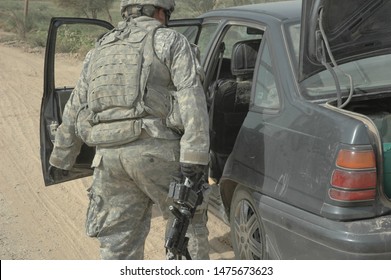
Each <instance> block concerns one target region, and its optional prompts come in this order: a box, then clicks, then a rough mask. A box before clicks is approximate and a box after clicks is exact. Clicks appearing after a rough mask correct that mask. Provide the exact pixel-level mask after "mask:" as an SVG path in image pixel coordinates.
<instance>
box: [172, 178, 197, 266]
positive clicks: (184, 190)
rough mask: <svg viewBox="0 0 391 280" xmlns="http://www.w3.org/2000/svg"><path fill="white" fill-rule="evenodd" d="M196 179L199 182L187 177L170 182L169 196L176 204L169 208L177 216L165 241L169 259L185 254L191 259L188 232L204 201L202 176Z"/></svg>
mask: <svg viewBox="0 0 391 280" xmlns="http://www.w3.org/2000/svg"><path fill="white" fill-rule="evenodd" d="M195 181H196V182H197V183H194V182H193V181H191V180H190V179H189V178H185V181H184V182H183V183H179V182H177V181H174V182H171V184H170V189H169V192H168V197H170V198H172V199H173V202H174V204H173V205H170V206H169V210H170V211H171V213H172V214H173V215H174V217H175V218H174V221H173V223H172V225H171V228H170V230H169V233H168V235H167V239H166V242H165V248H166V252H167V258H168V259H169V260H181V259H182V257H183V256H184V257H185V258H186V259H187V260H191V257H190V253H189V250H188V248H187V245H188V242H189V238H188V237H186V232H187V229H188V227H189V224H190V222H191V219H192V218H193V216H194V213H195V211H196V209H197V206H198V205H200V204H202V201H203V179H202V176H201V177H200V178H198V180H195Z"/></svg>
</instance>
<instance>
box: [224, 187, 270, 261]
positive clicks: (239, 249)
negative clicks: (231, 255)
mask: <svg viewBox="0 0 391 280" xmlns="http://www.w3.org/2000/svg"><path fill="white" fill-rule="evenodd" d="M255 205H256V204H255V203H254V200H253V199H252V197H251V195H250V193H249V192H248V191H247V189H246V188H244V187H240V188H238V189H236V191H235V193H234V196H233V199H232V203H231V211H230V225H231V238H232V245H233V249H234V252H235V257H236V259H242V260H261V259H265V257H266V252H265V248H266V244H265V230H264V227H263V225H262V220H261V217H260V215H259V212H258V210H257V208H256V206H255Z"/></svg>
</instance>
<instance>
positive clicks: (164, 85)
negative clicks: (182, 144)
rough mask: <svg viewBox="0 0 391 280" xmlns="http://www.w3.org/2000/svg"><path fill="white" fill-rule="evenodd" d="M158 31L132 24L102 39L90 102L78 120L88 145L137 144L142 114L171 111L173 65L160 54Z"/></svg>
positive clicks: (161, 114) (96, 54)
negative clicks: (169, 66)
mask: <svg viewBox="0 0 391 280" xmlns="http://www.w3.org/2000/svg"><path fill="white" fill-rule="evenodd" d="M155 31H156V28H154V29H152V30H148V29H146V28H141V27H138V26H137V25H131V26H130V27H129V26H126V28H124V29H123V30H116V29H114V30H113V31H112V32H109V33H108V34H106V35H105V36H104V37H103V38H102V39H101V40H100V41H99V42H98V44H97V46H96V48H95V51H94V53H93V56H92V58H91V62H90V66H89V75H88V78H89V80H88V82H89V88H88V97H87V104H85V106H84V107H83V108H82V109H81V110H80V111H79V114H78V118H77V122H76V123H77V125H76V132H77V134H78V135H80V137H81V138H82V139H83V141H84V142H85V143H86V144H87V145H90V146H106V147H107V146H116V145H121V144H125V143H128V142H132V141H134V140H136V139H137V138H138V137H139V135H140V134H141V128H142V125H143V118H145V117H155V118H159V119H162V120H165V119H166V118H167V116H168V115H169V113H170V111H171V107H172V104H171V103H172V100H171V94H170V92H169V89H170V88H171V89H172V88H173V86H172V84H171V77H170V72H169V69H167V67H166V65H165V64H164V63H162V62H161V61H160V60H159V58H158V57H157V56H156V54H155V50H154V40H153V38H154V34H155ZM118 36H120V38H119V37H118ZM121 37H122V38H121ZM167 129H168V128H167Z"/></svg>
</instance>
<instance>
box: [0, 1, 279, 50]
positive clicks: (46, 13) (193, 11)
mask: <svg viewBox="0 0 391 280" xmlns="http://www.w3.org/2000/svg"><path fill="white" fill-rule="evenodd" d="M271 1H279V0H176V9H175V12H174V13H173V18H191V17H196V16H198V15H200V14H202V13H204V12H206V11H208V10H211V9H216V8H223V7H229V6H234V5H239V4H240V5H242V4H251V3H261V2H271ZM24 4H25V0H0V29H2V30H4V31H8V32H12V33H15V34H16V35H15V36H18V38H19V39H20V40H22V41H25V42H28V44H30V45H31V46H33V47H44V46H45V44H46V36H47V30H48V27H49V23H50V19H51V18H52V17H60V16H63V17H66V16H68V17H72V16H73V17H80V16H81V17H89V18H100V19H104V20H107V21H110V22H112V23H113V24H114V25H116V22H118V21H120V20H121V16H120V13H119V6H120V0H29V11H28V17H27V18H26V19H25V18H24ZM62 35H63V37H62V39H61V40H60V41H59V43H58V47H59V49H61V50H62V51H63V52H82V53H84V52H86V51H87V50H88V49H89V48H91V47H92V45H91V43H90V41H91V40H90V39H91V38H90V39H88V42H87V41H85V40H84V39H83V38H82V37H83V36H81V35H80V34H79V33H78V32H77V31H70V30H68V31H63V34H62ZM8 38H10V40H15V37H14V36H12V37H8ZM3 40H4V38H2V41H3Z"/></svg>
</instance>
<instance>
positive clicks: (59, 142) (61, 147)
mask: <svg viewBox="0 0 391 280" xmlns="http://www.w3.org/2000/svg"><path fill="white" fill-rule="evenodd" d="M90 57H91V52H90V53H88V54H87V56H86V59H85V60H84V63H83V69H82V72H81V74H80V77H79V80H78V82H77V84H76V87H75V88H74V90H73V91H72V93H71V96H70V98H69V100H68V102H67V103H66V105H65V108H64V113H63V116H62V123H61V125H60V126H59V127H58V129H57V132H56V137H55V143H54V149H53V152H52V154H51V156H50V159H49V162H50V164H51V165H53V166H55V167H57V168H60V169H65V170H70V169H71V168H72V166H73V165H74V163H75V161H76V158H77V156H78V155H79V153H80V148H81V146H82V144H83V142H82V141H81V139H80V138H79V137H78V136H77V135H76V133H75V122H76V116H77V113H78V111H79V109H80V107H81V106H82V105H83V104H85V103H86V102H87V91H88V83H87V71H88V65H89V60H90Z"/></svg>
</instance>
